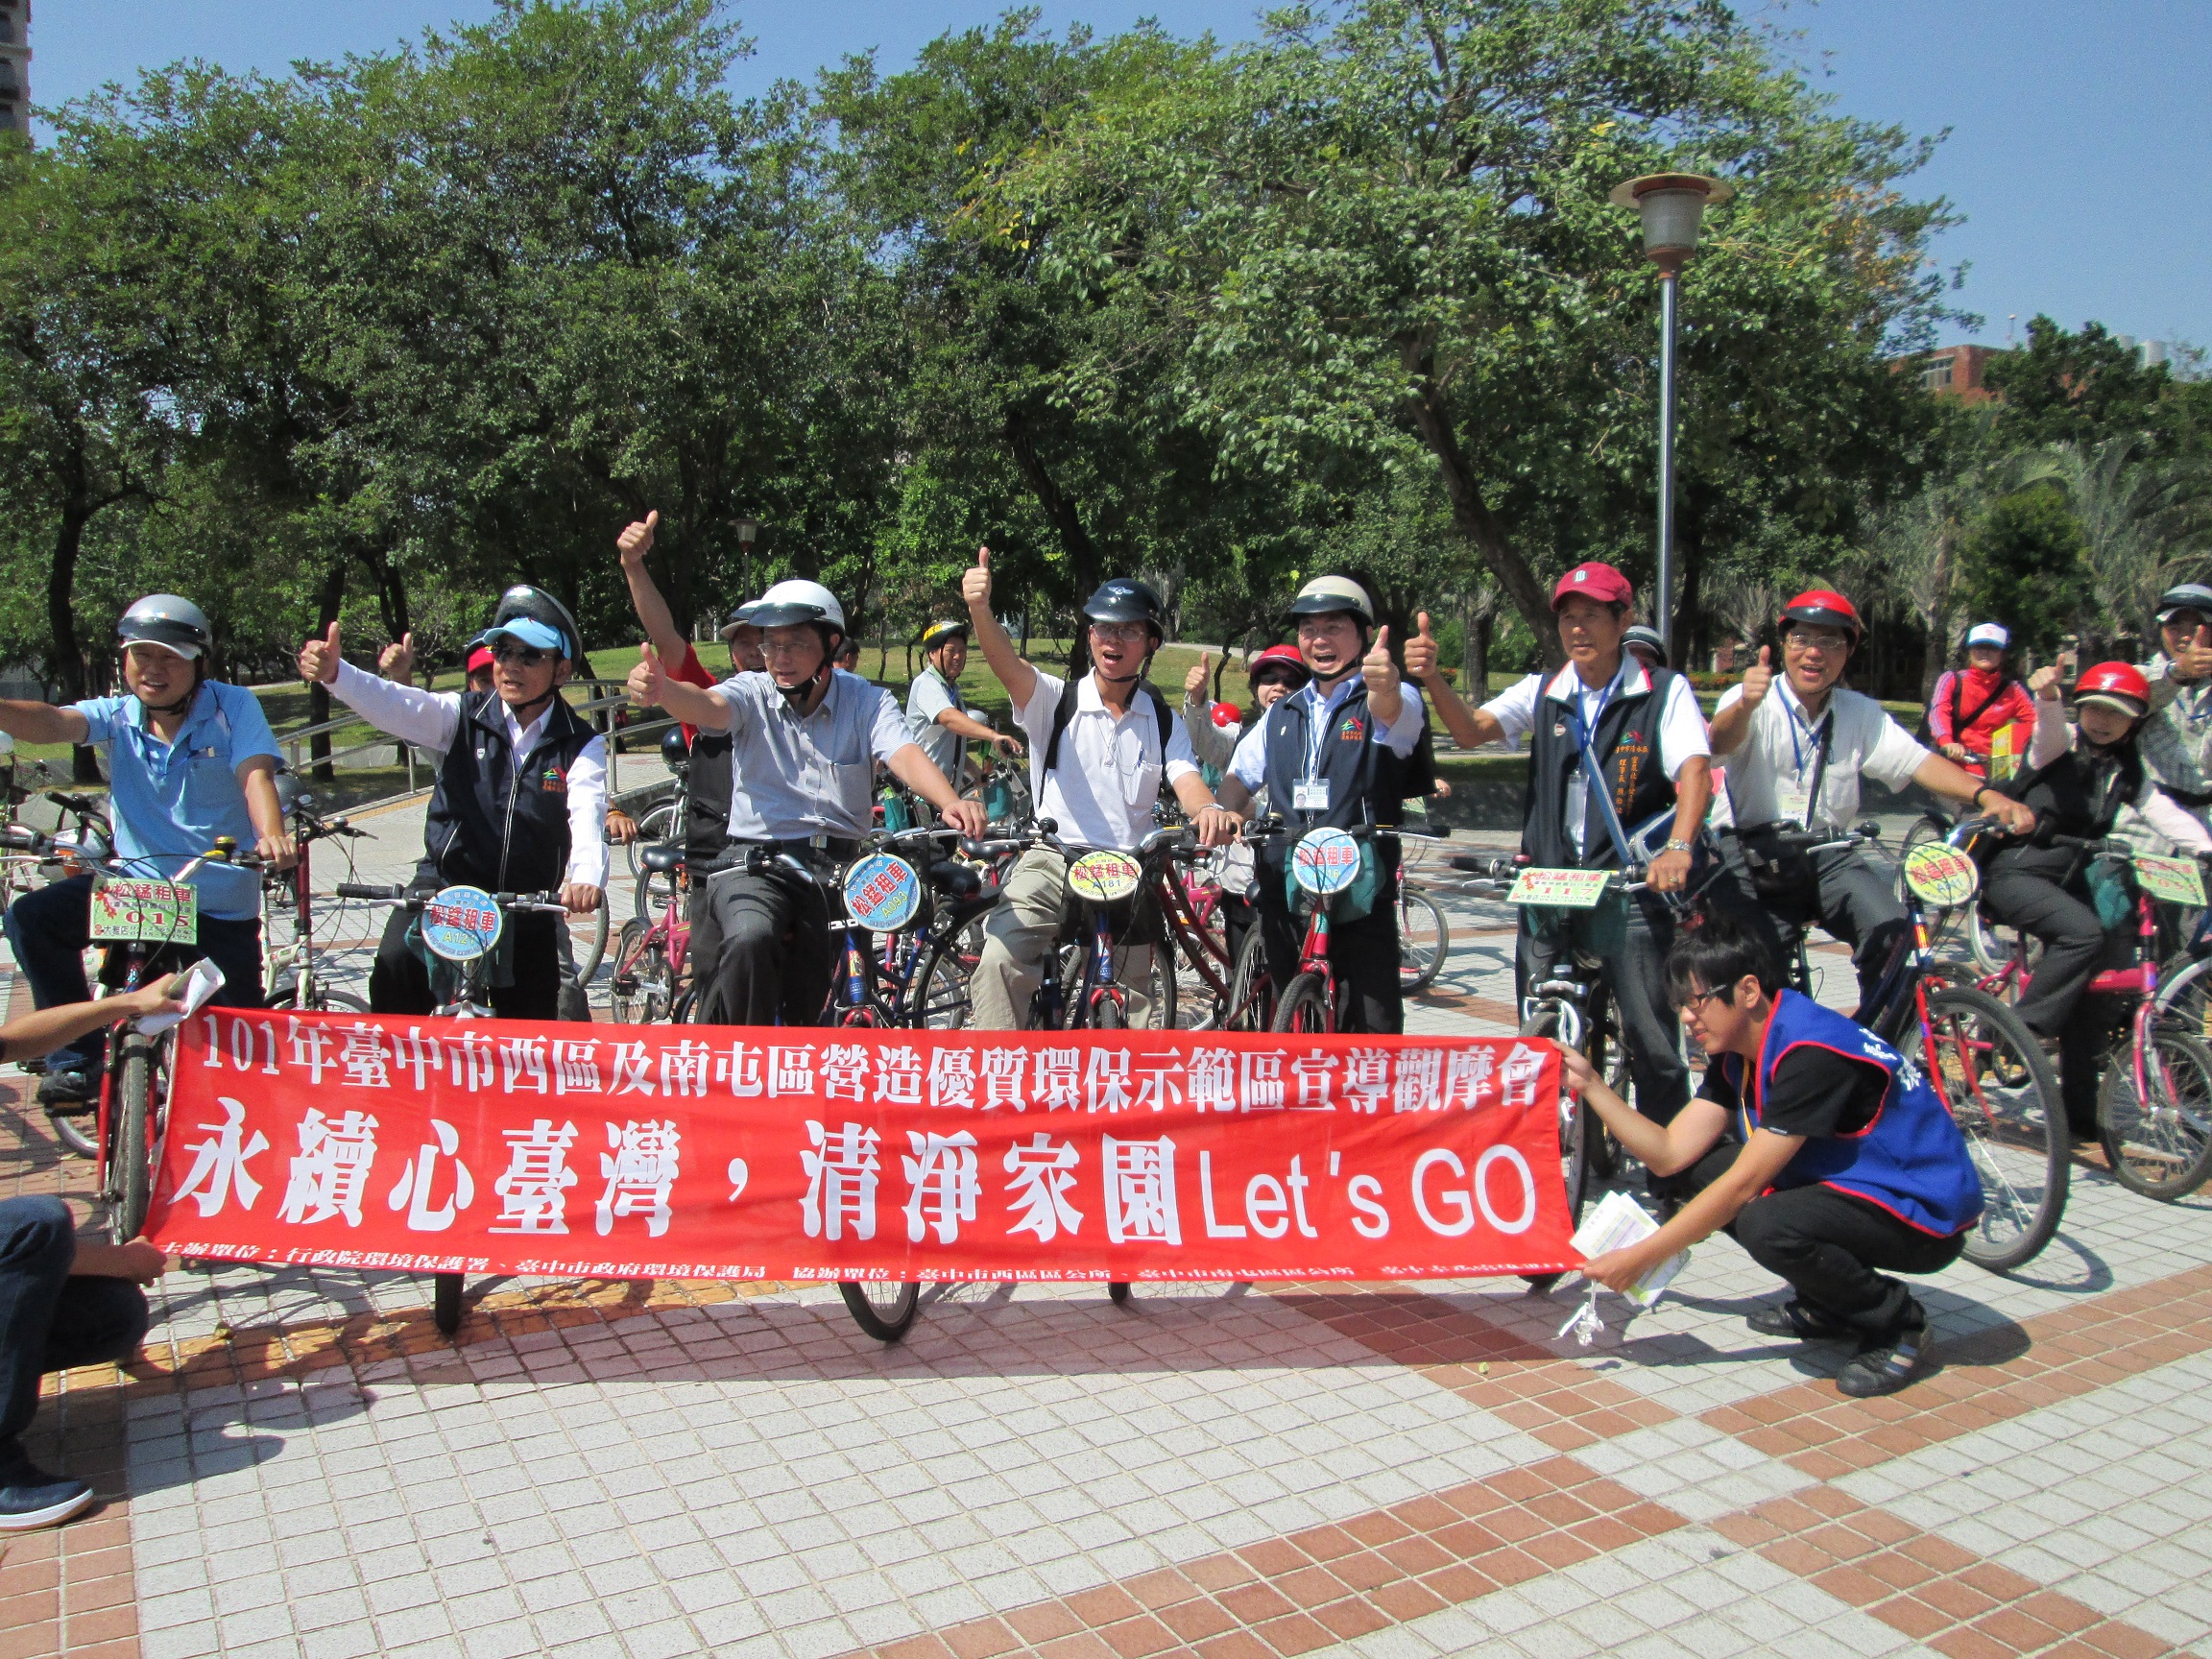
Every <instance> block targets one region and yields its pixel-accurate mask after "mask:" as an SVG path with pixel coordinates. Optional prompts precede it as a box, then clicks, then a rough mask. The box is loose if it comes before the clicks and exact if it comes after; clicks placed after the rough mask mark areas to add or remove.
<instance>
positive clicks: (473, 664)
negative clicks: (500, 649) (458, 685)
mask: <svg viewBox="0 0 2212 1659" xmlns="http://www.w3.org/2000/svg"><path fill="white" fill-rule="evenodd" d="M492 665H493V656H492V647H491V646H489V645H479V646H477V647H476V649H475V650H473V651H471V652H469V666H468V667H467V668H464V669H463V670H462V672H463V673H464V674H473V673H475V672H476V670H477V669H479V668H489V667H491V666H492Z"/></svg>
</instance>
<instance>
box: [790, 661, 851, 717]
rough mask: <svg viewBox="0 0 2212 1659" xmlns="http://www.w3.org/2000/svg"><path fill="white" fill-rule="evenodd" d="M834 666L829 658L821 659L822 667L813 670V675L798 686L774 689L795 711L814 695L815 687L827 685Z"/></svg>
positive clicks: (808, 676)
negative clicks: (779, 692)
mask: <svg viewBox="0 0 2212 1659" xmlns="http://www.w3.org/2000/svg"><path fill="white" fill-rule="evenodd" d="M836 666H837V665H836V664H835V663H834V662H832V661H829V658H827V657H825V658H823V659H822V666H821V667H819V668H817V669H815V670H814V672H813V673H811V674H809V675H807V676H806V678H805V679H804V680H802V681H800V682H799V684H798V685H779V686H777V687H776V689H777V690H779V691H781V693H782V694H783V700H784V701H785V702H786V703H789V704H790V705H791V707H792V708H794V709H796V708H798V707H799V705H800V704H802V703H804V702H805V701H806V699H807V698H809V697H811V696H813V695H814V687H815V686H817V685H828V684H829V676H830V674H831V673H832V672H833V671H834V670H835V668H836Z"/></svg>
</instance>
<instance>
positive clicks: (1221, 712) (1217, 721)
mask: <svg viewBox="0 0 2212 1659" xmlns="http://www.w3.org/2000/svg"><path fill="white" fill-rule="evenodd" d="M1243 722H1244V716H1243V715H1241V714H1239V713H1238V711H1237V705H1236V704H1234V703H1216V704H1214V725H1216V726H1219V727H1221V728H1223V729H1224V730H1226V729H1227V728H1229V727H1231V726H1240V725H1242V724H1243Z"/></svg>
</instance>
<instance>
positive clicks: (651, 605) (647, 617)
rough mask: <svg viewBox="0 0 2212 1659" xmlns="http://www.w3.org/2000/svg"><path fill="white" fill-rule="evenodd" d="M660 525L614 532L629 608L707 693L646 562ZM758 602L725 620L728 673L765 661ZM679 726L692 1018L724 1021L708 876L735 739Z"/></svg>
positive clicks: (718, 862)
mask: <svg viewBox="0 0 2212 1659" xmlns="http://www.w3.org/2000/svg"><path fill="white" fill-rule="evenodd" d="M660 527H661V515H660V513H659V512H658V511H656V512H652V513H648V514H646V515H645V517H642V518H640V519H637V520H636V521H635V522H633V523H631V524H628V525H626V526H625V527H624V528H623V531H622V534H621V535H620V536H618V537H617V538H615V541H614V545H615V547H616V548H617V549H618V550H619V551H620V553H621V555H622V578H623V581H624V582H625V583H626V584H628V586H629V589H630V604H631V608H632V609H633V610H635V611H636V612H637V620H638V621H639V622H640V623H642V624H644V628H645V637H646V638H647V639H648V640H649V641H650V642H651V643H652V646H653V649H654V652H655V653H656V654H657V655H658V656H659V657H660V659H661V661H662V662H663V663H666V664H668V677H669V678H670V679H671V680H675V681H679V682H681V683H682V684H684V685H696V686H698V687H699V688H700V689H701V690H703V691H709V690H712V689H713V688H714V686H715V685H716V684H717V682H716V680H715V678H714V676H713V675H712V674H711V673H709V671H708V669H707V665H706V664H705V663H703V662H701V661H699V653H698V652H697V651H696V650H695V649H694V648H693V647H692V644H691V641H690V640H689V639H687V638H685V635H684V630H683V629H681V628H679V627H677V626H676V617H675V614H674V613H672V612H671V611H670V610H669V609H668V602H667V600H665V599H663V598H661V589H659V588H658V587H656V586H655V585H654V582H653V576H652V573H651V572H650V571H648V570H647V569H646V568H645V555H646V554H648V553H650V552H651V551H652V550H653V541H654V538H655V536H656V534H657V533H658V532H659V530H660ZM751 610H752V607H751V606H750V605H740V606H738V607H737V609H736V610H734V611H733V612H731V613H730V617H729V620H728V621H726V622H725V623H724V624H723V625H722V642H723V643H724V644H725V645H728V646H729V647H730V671H731V672H732V673H733V674H758V673H761V672H762V671H764V670H765V669H766V667H767V665H768V664H767V659H766V658H764V657H763V656H761V654H760V630H759V628H758V627H757V625H756V624H755V623H754V621H753V619H752V616H751V615H750V614H749V613H750V612H751ZM677 730H678V731H680V732H681V733H683V734H684V741H685V744H686V745H687V746H688V755H689V758H688V761H687V767H688V770H687V774H686V776H685V781H684V823H683V826H682V828H681V831H680V833H681V835H682V838H683V842H684V869H685V878H686V879H687V880H688V881H689V882H690V897H689V899H688V900H687V901H686V902H685V921H686V923H687V924H688V926H690V929H691V936H690V939H689V941H688V943H687V944H686V945H685V952H684V956H685V962H686V963H688V964H689V966H690V970H691V983H692V984H694V985H696V986H698V987H699V988H700V990H699V995H698V996H697V997H696V998H693V1000H692V1018H693V1019H694V1020H696V1021H697V1022H700V1023H701V1024H716V1025H718V1024H723V1023H726V1022H725V1021H724V1019H723V1016H722V1012H721V1004H720V992H719V990H718V986H719V984H720V979H719V976H718V974H716V972H715V968H716V964H717V963H718V962H719V960H720V958H721V954H722V926H721V924H720V923H718V922H717V921H715V919H714V906H713V905H712V904H710V903H709V902H708V886H707V883H708V879H709V878H710V877H711V876H712V875H713V874H714V872H715V871H716V870H718V869H720V868H721V867H722V860H723V858H724V856H725V855H726V854H727V851H728V847H729V841H730V803H731V799H732V797H733V795H734V794H736V793H738V792H739V790H738V785H737V783H736V781H735V779H734V778H733V777H732V775H731V764H730V749H731V738H730V733H727V732H710V731H708V730H706V729H705V728H703V727H698V726H688V725H684V724H682V723H681V722H679V724H678V726H677Z"/></svg>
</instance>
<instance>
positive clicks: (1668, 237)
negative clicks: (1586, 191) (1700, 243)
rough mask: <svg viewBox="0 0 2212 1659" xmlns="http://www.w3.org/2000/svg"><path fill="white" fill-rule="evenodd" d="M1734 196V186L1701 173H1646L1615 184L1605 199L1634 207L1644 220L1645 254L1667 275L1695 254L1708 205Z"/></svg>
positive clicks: (1679, 268)
mask: <svg viewBox="0 0 2212 1659" xmlns="http://www.w3.org/2000/svg"><path fill="white" fill-rule="evenodd" d="M1735 194H1736V187H1735V186H1734V185H1733V184H1730V183H1727V182H1726V181H1724V180H1719V179H1708V178H1706V177H1705V176H1704V175H1703V174H1700V173H1648V174H1646V175H1645V176H1644V177H1643V178H1641V179H1631V180H1628V181H1627V182H1626V183H1624V184H1617V185H1615V186H1614V187H1613V189H1612V192H1611V193H1610V194H1609V195H1608V196H1607V197H1606V200H1607V201H1609V202H1611V203H1612V204H1614V205H1615V206H1616V207H1633V208H1635V209H1636V211H1637V212H1638V213H1639V214H1641V215H1642V216H1643V220H1644V254H1645V257H1646V258H1647V259H1649V260H1650V261H1651V263H1652V264H1654V265H1656V266H1658V267H1659V268H1660V270H1662V271H1665V272H1668V273H1670V274H1671V273H1673V272H1676V271H1679V270H1681V269H1682V267H1683V266H1684V265H1685V264H1686V263H1688V261H1689V258H1690V255H1691V254H1693V253H1695V252H1697V231H1698V228H1699V225H1700V222H1701V221H1702V220H1703V218H1704V215H1705V207H1706V204H1708V203H1720V202H1725V201H1727V200H1728V198H1729V197H1731V196H1733V195H1735Z"/></svg>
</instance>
